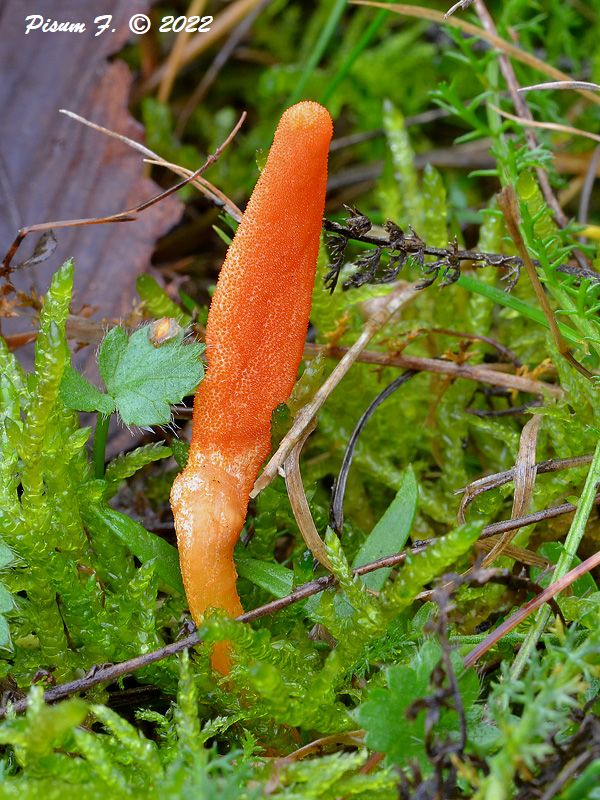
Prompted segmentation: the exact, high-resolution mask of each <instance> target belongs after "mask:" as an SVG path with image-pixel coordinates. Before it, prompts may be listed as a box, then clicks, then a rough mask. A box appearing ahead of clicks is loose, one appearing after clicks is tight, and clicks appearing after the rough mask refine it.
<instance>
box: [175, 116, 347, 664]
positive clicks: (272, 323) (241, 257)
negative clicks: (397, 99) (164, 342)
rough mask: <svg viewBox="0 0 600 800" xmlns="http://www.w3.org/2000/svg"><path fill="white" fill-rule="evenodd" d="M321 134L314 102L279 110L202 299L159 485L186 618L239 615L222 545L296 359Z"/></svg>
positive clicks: (229, 558)
mask: <svg viewBox="0 0 600 800" xmlns="http://www.w3.org/2000/svg"><path fill="white" fill-rule="evenodd" d="M331 135H332V122H331V117H330V116H329V113H328V112H327V110H326V109H325V108H323V107H322V106H320V105H319V104H318V103H313V102H302V103H298V104H297V105H295V106H292V107H291V108H289V109H288V110H287V111H286V112H285V113H284V114H283V116H282V118H281V120H280V122H279V125H278V127H277V131H276V132H275V137H274V140H273V144H272V146H271V150H270V151H269V156H268V159H267V162H266V164H265V167H264V169H263V171H262V173H261V175H260V178H259V180H258V183H257V184H256V186H255V188H254V191H253V193H252V196H251V197H250V200H249V202H248V205H247V208H246V211H245V213H244V216H243V219H242V221H241V223H240V225H239V227H238V229H237V232H236V234H235V237H234V239H233V241H232V243H231V245H230V247H229V250H228V251H227V256H226V258H225V262H224V264H223V267H222V268H221V273H220V276H219V280H218V283H217V288H216V290H215V294H214V296H213V299H212V303H211V306H210V311H209V315H208V323H207V327H206V358H207V362H208V368H207V373H206V377H205V379H204V380H203V381H202V383H201V384H200V386H199V387H198V390H197V392H196V396H195V399H194V415H193V423H192V425H193V427H192V440H191V445H190V453H189V459H188V464H187V466H186V468H185V469H184V470H183V472H182V473H181V474H180V475H178V476H177V478H176V479H175V483H174V484H173V489H172V492H171V506H172V509H173V516H174V519H175V529H176V532H177V543H178V547H179V559H180V563H181V572H182V575H183V582H184V586H185V591H186V595H187V599H188V604H189V608H190V611H191V614H192V617H193V619H194V621H195V622H196V623H197V624H198V623H199V622H200V621H201V620H202V617H203V615H204V613H205V611H206V610H207V609H209V608H220V609H224V610H226V611H227V612H228V613H229V614H230V615H231V616H237V615H239V614H241V613H242V606H241V604H240V599H239V596H238V593H237V589H236V578H237V573H236V570H235V565H234V563H233V549H234V546H235V544H236V542H237V540H238V537H239V535H240V532H241V530H242V528H243V525H244V521H245V519H246V510H247V506H248V499H249V494H250V490H251V488H252V486H253V484H254V481H255V479H256V477H257V475H258V471H259V469H260V466H261V464H262V463H263V461H264V460H265V458H266V456H267V455H268V454H269V451H270V449H271V414H272V412H273V410H274V409H275V408H276V406H277V405H278V404H279V403H283V402H285V401H286V400H287V399H288V398H289V396H290V392H291V390H292V387H293V385H294V382H295V380H296V375H297V370H298V366H299V364H300V360H301V358H302V352H303V348H304V341H305V337H306V331H307V327H308V317H309V313H310V305H311V294H312V288H313V283H314V278H315V268H316V262H317V254H318V249H319V236H320V232H321V225H322V217H323V208H324V204H325V185H326V180H327V154H328V150H329V143H330V140H331ZM212 661H213V666H214V667H215V668H216V669H218V670H219V671H220V672H222V673H227V672H228V671H229V650H228V646H227V644H226V643H219V644H218V645H216V646H215V648H214V650H213V656H212Z"/></svg>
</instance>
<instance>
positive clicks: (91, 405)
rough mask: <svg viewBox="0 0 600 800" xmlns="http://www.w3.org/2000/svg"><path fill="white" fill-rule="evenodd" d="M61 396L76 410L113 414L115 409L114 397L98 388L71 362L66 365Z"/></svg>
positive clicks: (66, 403) (68, 405)
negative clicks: (74, 367)
mask: <svg viewBox="0 0 600 800" xmlns="http://www.w3.org/2000/svg"><path fill="white" fill-rule="evenodd" d="M60 396H61V397H62V401H63V403H64V404H65V405H66V406H67V408H74V409H75V410H76V411H100V412H101V413H102V414H112V412H113V411H114V410H115V402H114V400H113V399H112V397H109V396H108V395H106V394H104V393H103V392H101V391H100V389H96V387H95V386H93V385H92V384H91V383H90V382H89V381H88V379H87V378H84V377H83V375H82V374H81V373H80V372H77V370H76V369H73V367H72V366H71V365H70V364H67V366H66V367H65V372H64V374H63V379H62V383H61V385H60Z"/></svg>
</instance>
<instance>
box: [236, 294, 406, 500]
mask: <svg viewBox="0 0 600 800" xmlns="http://www.w3.org/2000/svg"><path fill="white" fill-rule="evenodd" d="M417 292H418V290H417V288H416V286H415V285H414V284H406V283H404V284H402V285H401V286H400V287H399V288H398V289H396V290H395V291H393V292H390V294H389V295H388V296H387V297H386V298H384V299H383V303H382V305H381V306H380V307H379V309H378V310H377V311H376V312H375V313H374V314H373V315H372V316H371V317H369V319H368V320H367V322H366V323H365V326H364V328H363V330H362V333H361V334H360V336H359V337H358V339H357V340H356V342H355V343H354V344H353V345H352V347H350V348H348V350H347V351H346V353H345V354H344V356H343V357H342V359H341V360H340V362H339V363H338V365H337V366H336V367H335V369H334V370H333V372H332V373H331V375H330V376H329V377H328V378H327V380H326V381H325V382H324V383H323V385H322V386H321V387H320V388H319V390H318V391H317V392H316V393H315V396H314V397H313V399H312V400H311V401H310V403H307V404H306V405H305V406H304V408H301V409H300V411H299V412H298V414H297V415H296V418H295V420H294V422H293V424H292V427H291V428H290V430H289V431H288V433H287V434H286V435H285V437H284V438H283V440H282V441H281V444H280V445H279V447H278V448H277V451H276V452H275V453H274V454H273V456H272V457H271V458H270V459H269V462H268V463H267V465H266V467H265V468H264V470H263V471H262V473H261V475H259V477H258V479H257V480H256V483H255V484H254V488H253V489H252V492H251V493H250V497H256V495H257V494H259V492H261V491H262V490H263V489H265V488H266V487H267V486H268V485H269V484H270V483H271V481H272V480H273V479H274V478H275V477H276V475H277V472H278V471H279V468H280V467H281V466H282V465H283V463H284V461H285V460H286V458H287V457H288V455H289V454H290V452H291V450H292V448H293V447H294V446H295V445H296V443H297V442H298V441H300V439H301V438H302V436H303V435H304V431H305V430H306V428H307V427H308V425H310V424H311V422H312V421H313V419H314V418H315V416H316V414H317V412H318V411H319V409H320V408H321V406H322V405H323V404H324V403H325V401H326V400H327V398H328V397H329V395H330V394H331V392H333V390H334V389H335V388H336V386H337V385H338V384H339V382H340V381H341V380H342V378H343V377H344V375H346V373H347V372H348V370H349V369H350V367H351V366H352V364H354V362H355V361H356V360H357V358H358V356H359V355H360V353H361V352H362V351H363V350H364V349H365V347H366V346H367V345H368V343H369V342H370V341H371V339H372V338H373V336H375V334H376V333H377V332H378V331H380V330H381V329H382V328H383V327H384V325H386V324H387V323H388V322H389V321H390V319H391V318H392V317H393V316H394V314H396V312H397V311H399V310H400V309H401V308H402V306H404V305H406V304H407V303H409V302H410V301H411V300H412V299H413V298H414V297H415V295H416V294H417Z"/></svg>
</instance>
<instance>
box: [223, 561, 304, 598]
mask: <svg viewBox="0 0 600 800" xmlns="http://www.w3.org/2000/svg"><path fill="white" fill-rule="evenodd" d="M235 565H236V568H237V571H238V575H240V577H242V578H246V579H247V580H249V581H250V582H251V583H254V584H255V585H256V586H260V588H261V589H264V590H265V591H267V592H269V593H270V594H272V595H273V597H286V595H288V594H290V592H291V591H292V589H293V588H294V573H293V572H292V570H291V569H287V568H286V567H282V566H281V564H277V563H275V562H271V561H260V560H259V559H257V558H246V557H244V556H238V555H237V554H236V557H235Z"/></svg>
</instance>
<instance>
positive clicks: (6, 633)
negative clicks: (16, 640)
mask: <svg viewBox="0 0 600 800" xmlns="http://www.w3.org/2000/svg"><path fill="white" fill-rule="evenodd" d="M0 647H4V648H10V647H11V638H10V627H9V625H8V622H7V621H6V620H5V618H4V617H2V616H0Z"/></svg>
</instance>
